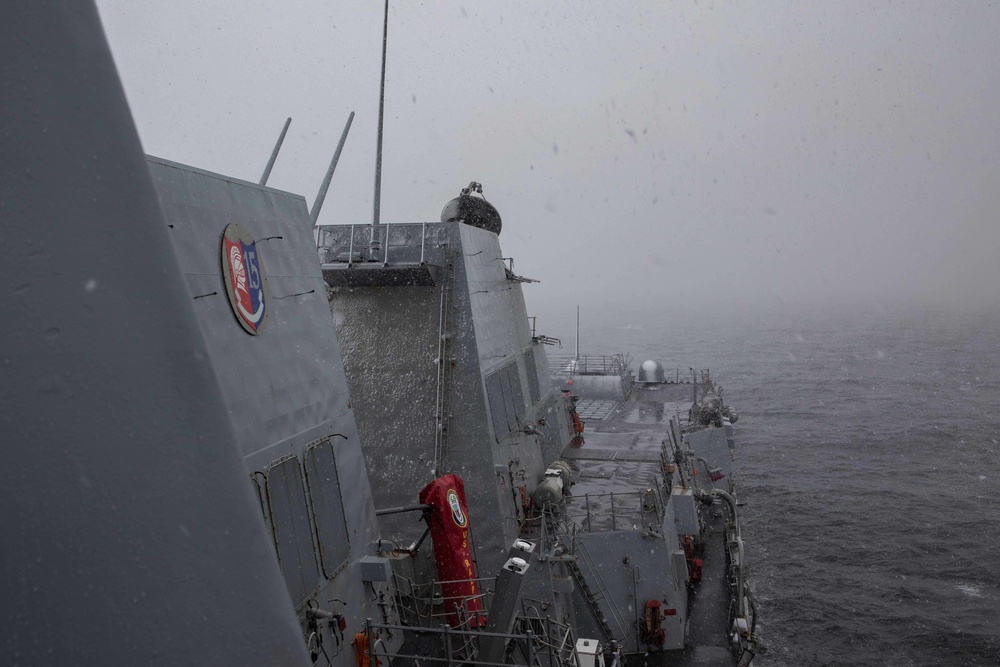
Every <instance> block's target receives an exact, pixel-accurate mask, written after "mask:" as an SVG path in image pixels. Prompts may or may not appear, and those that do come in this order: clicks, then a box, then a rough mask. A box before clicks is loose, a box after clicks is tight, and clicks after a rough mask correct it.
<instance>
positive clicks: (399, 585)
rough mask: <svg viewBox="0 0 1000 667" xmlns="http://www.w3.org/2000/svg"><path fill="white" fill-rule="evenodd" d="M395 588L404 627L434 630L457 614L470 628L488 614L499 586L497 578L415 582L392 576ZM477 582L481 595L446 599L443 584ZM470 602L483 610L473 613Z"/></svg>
mask: <svg viewBox="0 0 1000 667" xmlns="http://www.w3.org/2000/svg"><path fill="white" fill-rule="evenodd" d="M393 579H394V581H395V584H396V594H397V605H396V606H397V608H398V609H399V613H400V618H401V619H402V621H403V623H404V624H406V625H411V626H420V627H434V626H436V625H439V624H441V623H444V622H446V620H447V619H448V617H449V612H450V611H454V612H455V613H456V614H457V615H458V617H459V619H460V620H461V622H462V625H463V626H468V624H469V621H471V619H473V618H477V617H480V616H482V617H485V616H487V615H488V614H489V611H490V608H491V606H492V604H493V591H494V587H495V585H496V578H495V577H480V578H478V579H464V580H454V581H448V580H437V579H434V580H431V581H427V582H416V581H414V580H412V579H410V578H409V577H405V576H403V575H400V574H396V573H394V574H393ZM470 582H475V584H476V587H477V588H478V589H479V594H478V595H475V596H471V597H470V596H446V595H445V594H444V589H443V587H442V584H455V583H461V584H468V583H470ZM471 600H478V601H479V603H480V605H481V606H482V609H480V610H471V609H469V603H470V601H471Z"/></svg>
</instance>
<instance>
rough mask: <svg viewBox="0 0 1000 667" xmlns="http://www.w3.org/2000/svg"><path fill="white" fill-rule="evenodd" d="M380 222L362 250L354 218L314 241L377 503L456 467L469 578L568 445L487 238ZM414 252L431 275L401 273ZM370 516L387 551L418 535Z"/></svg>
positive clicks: (498, 560) (487, 571) (537, 350)
mask: <svg viewBox="0 0 1000 667" xmlns="http://www.w3.org/2000/svg"><path fill="white" fill-rule="evenodd" d="M382 227H383V228H384V232H383V234H384V235H385V238H386V239H388V240H387V241H384V242H383V243H384V244H387V245H388V248H385V247H384V246H383V248H382V249H381V250H376V251H375V252H372V251H371V249H368V248H363V252H362V254H360V255H359V252H358V250H357V249H358V247H359V245H361V244H359V243H358V239H367V238H368V234H369V230H370V229H371V228H370V227H367V226H364V227H362V226H358V228H357V229H355V228H353V227H323V228H320V241H319V243H320V246H321V247H320V254H321V257H322V258H324V263H323V271H324V276H325V278H326V280H327V283H328V284H329V285H330V286H331V289H330V309H331V311H332V313H333V318H334V322H335V323H336V327H337V335H338V338H339V339H340V341H341V344H342V346H343V351H344V361H345V368H346V370H347V377H348V383H349V385H350V390H351V395H352V396H353V397H354V400H355V401H356V403H357V405H356V409H355V413H356V416H357V420H358V429H359V431H360V432H361V439H362V443H363V447H364V451H365V458H366V460H367V462H368V469H369V472H370V474H371V477H372V487H373V493H374V495H375V499H376V505H377V506H378V507H380V508H381V507H397V506H405V505H412V504H414V503H415V502H416V499H417V493H418V492H419V491H420V489H421V488H423V486H425V485H426V484H427V483H428V482H430V481H431V480H433V479H434V478H435V477H436V476H438V475H440V474H445V473H449V472H454V473H457V474H458V475H459V476H461V477H462V478H463V480H464V482H465V492H466V498H467V502H468V505H469V513H470V521H471V526H472V542H473V547H474V554H475V557H476V559H477V563H478V566H479V573H480V576H492V575H493V574H494V573H496V572H497V571H499V568H500V566H501V565H502V563H503V562H504V561H505V560H506V554H507V550H508V547H509V546H510V543H511V542H512V541H513V540H514V538H515V537H516V536H517V534H518V530H519V521H520V520H521V519H522V518H523V516H524V507H523V504H522V503H523V499H525V498H530V494H531V492H532V491H533V490H534V488H535V486H536V485H537V483H538V481H539V480H540V478H541V477H542V474H543V472H544V469H545V466H546V465H547V463H549V461H546V460H543V459H544V458H545V454H543V453H541V452H546V453H547V454H548V455H550V456H552V458H554V457H555V455H556V454H557V453H558V452H559V451H560V450H561V448H562V445H563V444H564V443H565V441H566V440H568V424H567V415H566V414H565V410H564V409H563V408H562V405H563V404H562V401H561V399H560V398H559V395H558V392H556V391H554V390H550V389H549V382H548V379H547V376H548V370H547V362H546V358H545V353H544V350H543V346H542V345H541V344H538V343H536V342H535V341H533V340H532V336H531V331H530V328H529V326H528V321H527V317H526V313H525V306H524V298H523V294H522V292H521V283H520V282H518V281H517V280H515V279H513V278H512V277H511V276H510V275H508V272H507V271H506V270H505V268H504V262H503V259H502V253H501V251H500V244H499V240H498V237H497V235H496V234H494V233H492V232H489V231H486V230H483V229H479V228H474V227H471V226H468V225H465V224H462V223H458V222H446V223H426V225H424V224H406V225H383V226H382ZM348 230H349V231H348ZM358 230H361V231H362V232H363V233H361V234H359V233H358ZM407 230H414V231H413V233H411V234H409V236H405V235H406V234H407V233H408V232H407ZM415 230H420V231H419V233H416V231H415ZM404 236H405V238H404ZM351 238H353V239H354V243H353V244H352V243H351ZM408 244H409V245H408ZM413 244H416V245H417V246H420V245H421V244H422V247H420V248H419V252H417V251H415V250H414V248H413V247H412V246H413ZM352 247H353V248H354V250H353V251H352V250H351V248H352ZM386 250H387V251H388V253H387V254H388V259H387V261H385V262H383V261H381V260H382V258H383V256H382V255H379V254H378V253H379V252H383V253H384V252H386ZM366 254H367V259H368V261H365V260H366V256H365V255H366ZM348 257H350V258H352V259H353V260H355V261H356V262H357V263H354V264H352V265H350V266H349V265H348V264H347V263H346V259H347V258H348ZM420 257H423V259H424V263H425V264H426V269H425V271H426V273H427V275H428V276H430V277H431V280H408V279H407V278H406V277H405V276H407V275H414V273H413V271H414V268H413V267H414V266H415V265H416V264H417V263H418V258H420ZM374 260H378V261H374ZM407 272H409V273H407ZM401 276H402V277H401ZM428 282H429V283H431V284H426V283H428ZM539 418H542V420H543V422H544V424H543V425H540V424H539V423H538V420H539ZM522 487H523V492H522ZM382 518H383V519H387V520H384V521H383V522H382V524H381V525H382V526H383V532H384V534H385V535H386V536H388V537H391V538H392V539H393V540H395V541H396V542H397V543H398V544H399V545H400V546H406V545H408V544H410V543H412V542H413V540H414V539H416V537H418V536H419V534H420V532H421V530H422V526H421V525H420V524H418V523H416V521H415V517H414V516H413V515H412V514H410V515H407V514H402V515H395V516H388V517H382Z"/></svg>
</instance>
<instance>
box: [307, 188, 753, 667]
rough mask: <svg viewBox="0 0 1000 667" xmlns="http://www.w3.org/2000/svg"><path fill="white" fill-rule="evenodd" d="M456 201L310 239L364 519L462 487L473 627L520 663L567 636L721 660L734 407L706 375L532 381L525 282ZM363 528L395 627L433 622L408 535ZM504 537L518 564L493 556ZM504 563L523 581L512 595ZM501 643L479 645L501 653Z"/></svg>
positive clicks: (540, 347)
mask: <svg viewBox="0 0 1000 667" xmlns="http://www.w3.org/2000/svg"><path fill="white" fill-rule="evenodd" d="M475 186H477V184H475V183H474V184H472V186H470V188H467V189H465V190H463V192H462V194H461V195H460V197H459V198H457V199H456V200H454V201H453V202H452V203H450V204H449V205H448V206H447V207H446V208H445V211H444V213H443V214H442V219H443V221H442V222H428V223H414V224H388V225H374V226H373V225H353V226H328V227H320V228H319V230H318V233H317V238H318V242H319V253H320V259H321V261H322V263H323V275H324V278H325V280H326V283H327V285H328V286H329V297H330V308H331V311H332V313H333V316H334V321H335V322H336V325H337V333H338V338H339V339H340V340H341V343H342V345H343V346H344V347H343V349H344V357H345V367H346V370H347V376H348V383H349V386H350V390H351V395H352V396H353V397H354V398H355V400H356V401H357V409H356V415H357V419H358V428H359V431H360V433H361V440H362V444H363V447H364V450H365V457H366V460H367V463H368V469H369V474H370V475H371V479H372V488H373V494H374V497H375V499H376V504H377V505H378V506H379V507H396V508H400V509H407V508H408V506H409V509H416V508H417V507H416V506H414V500H415V495H414V489H419V488H421V487H422V486H424V485H425V484H427V483H428V482H430V481H431V480H432V479H434V478H435V477H436V476H438V475H441V474H444V473H456V474H458V475H460V476H461V477H462V479H463V480H464V483H465V494H466V497H467V499H468V509H469V515H470V517H469V519H470V522H471V528H470V534H471V541H472V553H473V554H474V559H475V561H476V563H477V565H478V572H479V576H480V577H483V578H484V584H483V597H484V598H485V599H486V604H487V607H488V609H487V612H488V615H489V619H490V628H489V629H491V630H493V631H497V632H509V631H513V632H520V633H524V632H531V633H532V634H533V636H535V637H538V638H543V639H538V640H537V641H538V645H537V646H534V647H533V649H526V648H525V647H523V646H522V647H521V648H520V649H518V651H517V654H518V655H520V656H521V659H524V655H525V654H526V653H533V652H545V651H548V653H547V655H548V656H549V657H548V658H546V659H547V660H549V661H555V662H559V660H560V658H559V657H558V656H559V655H561V654H560V652H561V651H562V652H565V651H567V650H571V649H572V648H573V647H575V646H576V642H577V641H581V642H586V643H587V645H599V646H601V648H602V650H608V651H611V652H613V653H614V654H615V655H619V656H627V655H631V656H638V655H644V656H647V657H648V656H650V655H653V656H656V658H655V659H656V660H658V661H662V662H663V663H664V664H674V663H677V664H702V663H703V662H704V664H732V663H733V662H734V661H735V657H739V656H741V655H744V652H745V651H746V650H747V649H749V648H750V647H751V638H752V630H753V627H752V626H753V624H754V615H753V612H752V610H751V608H750V607H751V601H750V599H749V593H748V590H749V589H748V587H747V586H746V583H745V580H746V578H745V573H744V568H743V563H742V562H741V561H742V554H743V548H742V542H741V541H740V537H739V520H738V516H737V514H736V504H735V500H734V495H735V486H734V477H735V475H734V471H733V450H734V448H735V441H734V438H733V430H732V421H735V416H736V415H735V412H734V411H732V410H731V409H729V408H727V407H726V406H724V405H723V404H722V401H721V399H720V398H718V397H717V396H716V395H715V393H714V386H713V385H712V383H711V381H710V379H709V377H708V375H707V373H705V375H704V376H703V377H700V378H699V377H696V378H694V379H685V380H682V379H681V378H680V377H679V376H678V377H676V378H671V379H670V380H669V381H668V380H667V378H665V377H664V374H663V370H662V366H660V365H659V364H658V362H653V361H650V362H646V363H645V364H643V367H642V369H643V370H642V372H641V373H640V378H639V379H640V380H641V381H639V380H637V379H636V377H635V376H634V374H633V371H632V370H631V369H630V368H629V367H628V365H627V364H626V363H625V360H624V359H623V358H622V357H620V356H612V357H605V358H604V361H605V363H604V364H602V365H600V366H597V365H595V364H594V362H593V360H588V359H586V358H579V357H577V358H572V359H558V360H553V362H552V363H551V366H552V367H553V368H554V369H556V373H555V376H556V379H555V381H554V382H553V381H552V380H550V375H549V371H548V367H549V365H550V362H549V360H548V357H547V354H546V347H547V345H546V344H547V343H553V342H555V341H554V339H550V338H547V337H545V336H542V335H538V334H536V333H535V332H534V331H532V324H531V323H530V322H529V319H528V317H527V314H526V310H525V306H524V299H523V295H522V285H523V284H524V283H526V282H531V281H530V279H527V278H524V277H522V276H520V275H518V274H517V273H515V272H514V270H513V260H511V259H509V258H505V257H504V256H503V253H502V251H501V249H500V244H499V238H498V234H499V231H500V225H499V219H498V217H497V219H496V220H495V221H494V220H493V219H492V217H491V216H492V213H491V214H490V216H487V217H485V218H484V217H483V216H482V215H480V213H481V211H479V210H476V209H478V208H481V207H479V206H475V207H472V208H471V209H470V210H469V212H468V216H469V218H470V219H469V220H464V219H461V217H459V219H457V220H456V219H455V218H456V209H462V208H469V203H470V202H474V201H481V200H480V199H479V198H477V197H475V196H474V194H473V191H474V190H475V189H477V188H476V187H475ZM456 202H459V203H460V204H461V205H459V206H456ZM490 208H491V207H490ZM493 213H495V211H494V212H493ZM458 215H459V216H460V215H461V210H459V214H458ZM470 223H471V224H470ZM650 365H651V366H652V367H655V369H657V370H656V371H655V372H652V371H651V372H649V373H647V372H646V370H648V369H649V367H650ZM647 376H648V377H647ZM706 415H707V416H708V418H706ZM382 518H383V519H390V521H383V522H382V529H383V534H384V536H386V537H390V538H391V540H392V545H391V547H390V550H389V551H387V553H388V554H391V557H392V560H393V564H394V567H395V572H396V575H397V579H398V581H399V582H400V584H399V588H400V590H402V591H405V592H408V593H409V594H410V596H411V598H412V600H411V601H410V602H409V603H408V604H406V605H404V606H405V607H406V609H407V610H408V612H409V613H404V616H407V617H408V619H409V621H410V622H413V623H414V624H417V625H423V626H435V625H436V624H438V623H440V622H441V619H442V618H444V615H445V614H446V613H447V612H448V611H450V609H449V607H450V606H451V605H453V604H455V603H456V601H454V600H451V599H442V597H441V593H440V589H439V587H438V583H439V582H435V581H434V579H435V576H436V575H435V572H434V569H433V564H432V563H430V562H429V561H428V559H427V558H426V552H427V549H426V548H425V549H424V552H423V554H421V553H418V550H417V549H416V548H415V547H419V545H421V544H422V543H423V538H422V536H421V530H422V528H421V526H420V525H419V524H417V523H416V522H415V521H414V516H413V515H412V514H409V513H405V512H404V513H400V514H399V515H398V516H392V517H386V516H383V517H382ZM518 541H520V542H521V543H526V544H528V545H530V547H531V550H530V551H528V552H525V553H518V552H517V550H516V549H515V550H511V545H512V544H514V543H517V542H518ZM512 559H514V560H517V559H520V561H523V565H524V566H525V567H524V568H523V569H521V570H519V572H518V574H519V576H518V577H516V581H512V580H511V577H510V575H509V572H511V571H514V570H517V569H518V567H519V566H517V565H514V566H512V562H513V561H512ZM497 572H500V573H501V576H500V577H498V578H496V579H495V580H493V579H491V577H492V576H494V575H495V573H497ZM512 589H513V591H514V592H513V593H512V592H511V590H512ZM494 596H496V598H497V600H493V597H494ZM511 599H516V602H514V603H511V602H510V600H511ZM498 601H503V602H505V603H506V606H504V607H502V608H500V606H499V602H498ZM491 605H492V606H491ZM475 617H476V613H473V611H472V610H471V609H469V610H466V613H465V615H464V618H467V619H469V620H470V623H469V624H467V625H466V626H465V627H460V628H458V629H459V630H463V629H464V630H465V631H467V632H469V635H467V637H471V636H472V635H473V633H474V631H475V623H474V622H473V621H474V619H475ZM435 619H436V620H435ZM513 646H514V643H510V642H508V643H507V645H506V651H507V653H503V652H497V651H498V650H499V649H495V648H494V647H492V646H490V645H487V646H486V647H485V648H483V649H482V650H483V653H484V654H486V655H487V656H489V657H490V658H491V659H492V658H497V659H499V657H500V656H501V655H504V656H506V657H507V658H510V657H511V651H514V648H513ZM424 648H426V646H424ZM477 655H478V654H477ZM751 656H752V653H746V658H745V659H749V658H750V657H751ZM608 659H609V660H610V659H611V658H610V657H609V658H608ZM644 659H647V658H644Z"/></svg>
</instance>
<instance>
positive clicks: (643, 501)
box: [563, 479, 669, 533]
mask: <svg viewBox="0 0 1000 667" xmlns="http://www.w3.org/2000/svg"><path fill="white" fill-rule="evenodd" d="M668 498H669V494H667V493H666V491H665V490H664V488H663V485H662V484H661V482H660V480H659V479H654V482H653V486H652V487H650V488H648V489H644V490H642V491H627V492H608V493H585V494H583V495H582V496H581V495H576V496H570V497H569V498H567V499H566V501H565V506H564V509H563V513H564V516H565V518H567V519H569V520H570V521H572V522H573V523H574V524H575V525H576V526H578V527H579V530H581V531H583V532H591V533H605V532H613V531H618V530H635V531H644V532H645V531H649V530H653V531H659V530H660V529H661V527H662V525H663V519H664V513H665V511H666V501H667V499H668Z"/></svg>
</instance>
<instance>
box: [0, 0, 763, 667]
mask: <svg viewBox="0 0 1000 667" xmlns="http://www.w3.org/2000/svg"><path fill="white" fill-rule="evenodd" d="M16 9H17V14H18V20H17V21H13V22H11V23H8V24H7V25H8V26H13V25H17V26H18V29H17V31H16V33H17V34H14V33H15V31H14V30H13V28H12V27H8V29H7V30H5V33H7V36H8V37H9V39H7V40H5V47H4V49H5V52H4V56H5V58H4V60H5V62H6V63H8V65H7V66H6V67H5V69H4V70H3V77H4V80H3V83H4V85H5V86H6V89H7V90H10V91H14V93H13V94H12V95H11V96H10V102H9V104H6V105H5V107H4V110H3V115H4V126H5V127H8V128H11V129H10V131H9V132H8V133H6V134H5V135H4V137H3V139H2V142H3V145H4V148H5V151H4V152H5V155H7V156H9V157H8V160H6V161H5V165H4V170H5V176H4V179H3V184H4V185H3V199H2V201H3V206H4V209H3V213H4V219H5V228H6V229H8V230H9V231H11V232H12V234H13V237H14V238H13V240H14V243H13V244H12V248H13V250H12V253H11V256H10V257H9V259H8V261H7V262H6V263H5V264H4V277H5V285H7V286H8V289H10V290H12V291H11V292H10V293H9V294H8V297H6V298H5V299H4V300H3V302H2V307H3V313H4V320H5V322H8V326H7V327H6V328H5V330H4V332H3V334H2V336H3V338H2V339H3V341H4V344H3V349H4V371H3V385H2V398H3V405H4V410H3V431H4V433H5V434H6V436H7V437H6V438H5V439H6V440H7V441H8V444H10V443H12V442H16V443H17V447H16V451H14V450H13V448H12V451H14V454H15V465H16V470H15V471H14V472H13V473H12V474H11V475H10V476H9V477H8V483H7V484H6V485H5V486H4V493H3V499H4V506H5V507H6V508H8V509H7V510H5V522H4V525H5V527H6V528H7V530H5V534H6V536H7V538H8V540H9V543H8V544H9V546H8V548H5V550H4V561H5V562H4V564H5V570H4V571H5V577H6V578H7V580H8V591H9V594H7V595H5V596H4V603H3V614H4V624H3V630H2V631H0V632H2V636H3V643H2V646H3V651H4V656H5V660H4V662H6V663H7V664H12V665H17V664H45V663H55V662H67V661H73V662H75V663H82V664H97V663H101V664H106V663H108V662H111V663H122V664H124V663H135V662H139V663H146V664H179V663H185V664H188V663H212V664H216V663H231V664H289V665H292V664H299V665H308V664H322V665H338V666H348V665H358V667H368V666H370V665H417V664H430V663H444V664H468V665H496V664H521V665H540V666H545V667H552V666H554V665H560V666H561V665H579V666H580V667H593V666H596V665H604V666H605V667H611V666H612V665H616V664H618V665H620V664H626V663H627V664H662V665H672V664H679V665H684V664H691V665H694V664H699V665H701V664H706V665H707V664H720V665H732V664H737V663H739V664H744V665H745V664H748V663H749V661H750V660H751V659H752V657H753V648H754V644H753V638H754V626H755V621H756V614H755V607H754V604H753V599H752V596H751V595H750V592H749V588H748V586H747V583H746V582H747V577H746V572H745V564H744V559H743V545H742V541H741V539H740V524H739V517H738V503H737V501H736V485H735V470H734V458H733V454H734V449H735V440H734V433H733V427H732V424H733V423H735V421H736V418H737V414H736V412H735V410H733V409H732V408H731V407H729V406H727V405H725V404H724V403H723V401H722V398H721V395H720V392H717V391H716V390H715V387H714V384H713V382H712V379H711V377H710V375H709V373H708V371H702V372H701V373H700V374H695V375H693V376H692V377H691V378H690V379H688V378H687V377H684V378H682V377H681V376H680V374H679V372H678V373H675V374H674V377H670V374H669V373H666V372H665V371H664V369H663V366H662V365H661V364H659V362H655V361H647V362H644V363H643V364H642V365H641V366H640V367H639V369H638V372H637V373H635V372H633V370H632V369H631V368H630V367H629V364H628V363H627V361H626V359H625V357H622V356H620V355H612V356H608V357H600V358H597V357H583V356H580V355H573V357H572V358H569V359H564V358H556V357H553V358H551V359H550V358H549V356H548V354H547V352H546V350H547V348H550V347H551V345H552V344H553V343H555V342H556V341H555V340H554V339H552V338H549V337H547V336H545V335H542V334H539V333H538V332H537V331H536V330H535V329H534V328H533V327H532V325H531V324H530V323H529V319H528V317H527V313H526V310H525V306H524V298H523V293H522V286H523V285H524V284H525V283H527V282H531V281H530V279H529V278H526V277H524V276H520V275H518V274H517V273H515V272H514V267H513V262H512V261H511V260H505V259H504V258H503V255H502V253H501V251H500V245H499V234H500V233H501V229H502V228H501V221H500V216H499V214H498V213H497V211H496V209H494V208H493V207H492V206H491V205H490V204H489V203H488V202H486V201H485V199H484V198H483V197H482V187H481V186H479V185H478V184H475V183H473V184H471V185H470V186H469V187H468V188H466V189H464V190H463V191H462V192H461V193H460V195H459V196H458V197H457V198H456V199H455V200H453V201H452V202H450V203H449V204H448V205H447V206H445V209H444V211H443V213H442V219H441V221H434V222H419V223H404V224H391V225H388V224H375V223H373V224H358V225H345V226H321V227H318V228H317V227H315V221H316V215H317V213H318V208H319V206H321V198H318V200H317V202H316V203H314V204H313V207H312V210H310V208H309V207H308V205H307V204H306V201H305V199H304V197H302V196H301V195H296V194H292V193H288V192H283V191H280V190H276V189H273V188H270V187H268V186H267V185H266V181H267V171H268V170H269V168H270V164H273V157H274V156H272V162H271V163H270V164H269V165H268V168H267V169H265V174H264V176H263V177H262V178H261V179H260V181H259V182H249V181H242V180H239V179H236V178H232V177H229V176H225V175H220V174H215V173H211V172H207V171H204V170H201V169H198V168H196V167H191V166H187V165H182V164H179V163H176V162H172V161H169V160H165V159H162V158H155V157H149V156H143V155H142V152H141V148H140V146H139V142H138V137H137V135H136V133H135V129H134V125H133V124H132V121H131V117H130V115H129V112H128V109H127V106H126V104H125V100H124V95H123V93H122V90H121V86H120V83H119V82H118V79H117V75H116V72H115V69H114V64H113V62H112V60H111V56H110V53H109V52H108V49H107V45H106V43H105V41H104V39H103V35H102V32H101V28H100V23H99V20H98V18H97V14H96V11H95V10H94V8H93V6H92V5H91V4H90V3H72V4H71V3H59V2H39V3H24V4H21V5H18V6H17V7H16ZM35 87H37V89H38V91H42V92H44V93H45V94H44V95H42V94H36V93H37V91H36V90H35ZM348 127H349V125H348ZM345 136H346V129H345ZM279 144H280V141H279ZM337 154H338V155H339V149H338V152H337ZM335 164H336V156H335V158H334V161H333V165H335ZM81 165H82V166H81ZM333 165H332V166H333ZM330 173H331V174H332V168H331V172H330ZM550 367H551V368H553V369H554V372H550ZM8 438H9V439H8ZM428 537H430V540H429V541H428Z"/></svg>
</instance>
